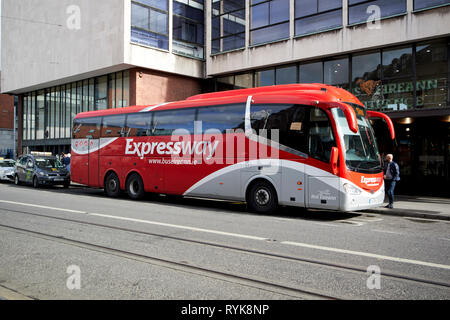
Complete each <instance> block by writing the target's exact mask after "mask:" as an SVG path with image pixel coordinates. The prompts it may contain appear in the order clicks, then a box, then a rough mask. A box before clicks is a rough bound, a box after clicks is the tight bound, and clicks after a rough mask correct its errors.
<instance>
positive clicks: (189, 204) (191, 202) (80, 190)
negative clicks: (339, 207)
mask: <svg viewBox="0 0 450 320" xmlns="http://www.w3.org/2000/svg"><path fill="white" fill-rule="evenodd" d="M2 184H4V185H6V186H8V187H11V188H28V189H29V190H30V191H35V192H39V191H47V192H54V193H63V194H71V195H82V196H88V197H95V198H104V199H110V198H109V197H107V196H106V195H105V194H104V192H103V189H94V188H88V187H83V186H71V187H70V188H69V189H64V188H63V187H59V186H42V187H40V188H39V189H34V188H33V187H32V186H27V185H21V186H16V185H14V184H12V183H11V184H10V183H2ZM118 199H120V200H125V201H133V200H131V199H129V198H128V196H127V194H126V193H125V192H122V194H121V195H120V196H119V198H118ZM139 201H140V202H141V203H146V202H147V203H158V204H159V205H167V206H171V207H174V206H175V207H177V206H178V207H180V208H187V209H194V210H195V209H200V208H201V209H206V210H210V211H229V212H233V213H239V214H245V215H257V214H255V213H250V212H248V211H247V206H246V204H245V203H244V202H233V201H222V200H211V199H200V198H184V197H181V196H172V195H160V194H152V193H147V194H146V196H145V197H144V199H142V200H139ZM361 215H362V214H359V213H354V212H336V211H326V210H316V209H304V208H298V207H280V208H279V209H278V210H277V212H275V213H274V214H272V215H270V216H276V217H278V218H287V219H302V220H313V221H337V220H346V219H351V218H355V217H358V216H361ZM366 215H367V214H366ZM265 216H269V215H265Z"/></svg>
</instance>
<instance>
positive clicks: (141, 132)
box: [126, 112, 152, 137]
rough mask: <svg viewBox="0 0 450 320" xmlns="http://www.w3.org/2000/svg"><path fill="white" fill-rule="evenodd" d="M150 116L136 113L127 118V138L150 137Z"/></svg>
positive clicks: (149, 114)
mask: <svg viewBox="0 0 450 320" xmlns="http://www.w3.org/2000/svg"><path fill="white" fill-rule="evenodd" d="M151 119H152V114H151V113H149V112H147V113H136V114H130V115H128V117H127V125H126V133H127V136H128V137H147V136H151V131H150V122H151Z"/></svg>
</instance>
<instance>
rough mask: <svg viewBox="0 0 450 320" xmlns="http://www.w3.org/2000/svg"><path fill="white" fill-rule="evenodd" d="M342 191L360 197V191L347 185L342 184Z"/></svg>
mask: <svg viewBox="0 0 450 320" xmlns="http://www.w3.org/2000/svg"><path fill="white" fill-rule="evenodd" d="M344 190H345V192H346V193H348V194H353V195H360V194H361V190H359V189H358V188H356V187H354V186H352V185H351V184H349V183H344Z"/></svg>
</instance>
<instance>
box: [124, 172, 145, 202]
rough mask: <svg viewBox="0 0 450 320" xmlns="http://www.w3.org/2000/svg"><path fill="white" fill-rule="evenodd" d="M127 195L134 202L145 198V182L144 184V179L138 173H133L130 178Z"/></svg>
mask: <svg viewBox="0 0 450 320" xmlns="http://www.w3.org/2000/svg"><path fill="white" fill-rule="evenodd" d="M127 193H128V196H129V197H130V198H131V199H133V200H139V199H142V198H143V197H144V195H145V190H144V182H142V178H141V177H140V176H139V175H138V174H137V173H133V174H132V175H131V176H129V177H128V179H127Z"/></svg>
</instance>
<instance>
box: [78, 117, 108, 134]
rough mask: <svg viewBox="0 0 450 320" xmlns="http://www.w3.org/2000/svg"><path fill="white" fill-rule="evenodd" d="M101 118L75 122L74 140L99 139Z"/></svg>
mask: <svg viewBox="0 0 450 320" xmlns="http://www.w3.org/2000/svg"><path fill="white" fill-rule="evenodd" d="M101 123H102V118H101V117H95V118H82V119H75V120H74V121H73V138H74V139H99V138H100V124H101Z"/></svg>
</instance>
